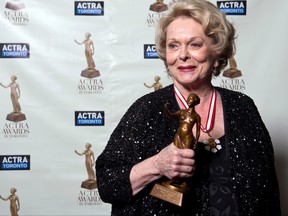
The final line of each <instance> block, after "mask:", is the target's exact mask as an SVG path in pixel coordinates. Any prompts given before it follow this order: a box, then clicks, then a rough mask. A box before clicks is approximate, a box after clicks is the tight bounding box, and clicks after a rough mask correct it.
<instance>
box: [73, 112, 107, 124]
mask: <svg viewBox="0 0 288 216" xmlns="http://www.w3.org/2000/svg"><path fill="white" fill-rule="evenodd" d="M104 125H105V120H104V111H75V126H104Z"/></svg>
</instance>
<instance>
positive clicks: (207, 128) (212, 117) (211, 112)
mask: <svg viewBox="0 0 288 216" xmlns="http://www.w3.org/2000/svg"><path fill="white" fill-rule="evenodd" d="M174 93H175V95H176V97H177V98H178V99H179V101H180V102H181V104H182V105H183V106H184V107H185V108H186V109H188V108H189V106H188V104H187V101H186V99H185V98H184V96H183V95H182V94H181V92H180V91H179V90H178V89H177V87H176V86H175V85H174ZM215 113H216V90H215V88H213V92H212V95H211V99H210V104H209V111H208V116H207V120H206V125H205V127H203V125H201V126H200V128H201V130H202V131H203V132H204V133H209V132H210V131H211V130H212V129H213V126H214V121H215Z"/></svg>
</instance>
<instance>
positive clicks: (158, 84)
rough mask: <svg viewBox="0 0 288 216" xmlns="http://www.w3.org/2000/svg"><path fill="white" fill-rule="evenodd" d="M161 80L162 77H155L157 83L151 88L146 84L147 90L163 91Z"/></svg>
mask: <svg viewBox="0 0 288 216" xmlns="http://www.w3.org/2000/svg"><path fill="white" fill-rule="evenodd" d="M160 79H161V77H160V76H155V77H154V80H155V83H153V84H152V85H151V86H149V85H147V84H146V83H144V86H146V87H147V88H154V91H157V90H159V89H162V88H163V86H162V84H161V83H160V82H159V81H160Z"/></svg>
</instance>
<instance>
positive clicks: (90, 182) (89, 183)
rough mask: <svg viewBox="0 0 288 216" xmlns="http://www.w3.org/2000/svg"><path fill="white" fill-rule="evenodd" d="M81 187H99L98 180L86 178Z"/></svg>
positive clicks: (90, 188) (91, 188)
mask: <svg viewBox="0 0 288 216" xmlns="http://www.w3.org/2000/svg"><path fill="white" fill-rule="evenodd" d="M81 188H85V189H88V190H93V189H96V188H97V182H96V180H85V181H83V182H82V184H81Z"/></svg>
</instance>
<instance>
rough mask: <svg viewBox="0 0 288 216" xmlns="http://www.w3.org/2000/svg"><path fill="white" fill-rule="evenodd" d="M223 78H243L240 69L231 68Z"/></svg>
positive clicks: (225, 72)
mask: <svg viewBox="0 0 288 216" xmlns="http://www.w3.org/2000/svg"><path fill="white" fill-rule="evenodd" d="M223 76H225V77H229V78H236V77H240V76H242V73H241V71H240V70H238V69H233V68H230V69H227V70H225V71H224V72H223Z"/></svg>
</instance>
